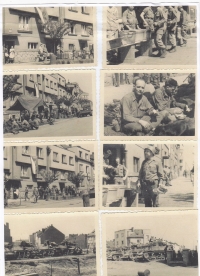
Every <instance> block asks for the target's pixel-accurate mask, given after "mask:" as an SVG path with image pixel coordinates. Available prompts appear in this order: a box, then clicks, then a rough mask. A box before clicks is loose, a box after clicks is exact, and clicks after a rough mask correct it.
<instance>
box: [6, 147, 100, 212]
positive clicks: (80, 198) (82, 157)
mask: <svg viewBox="0 0 200 276" xmlns="http://www.w3.org/2000/svg"><path fill="white" fill-rule="evenodd" d="M96 158H97V151H96V145H95V144H94V142H93V143H92V142H81V143H79V144H62V145H58V144H57V145H50V144H37V145H36V144H34V145H24V146H22V145H16V146H14V145H10V146H4V207H5V212H9V210H11V209H12V210H14V209H22V210H21V211H27V210H29V209H32V210H33V209H37V210H39V209H41V208H48V211H50V209H49V208H53V209H54V210H56V209H57V210H58V209H59V208H60V209H61V210H63V208H67V209H72V210H75V209H79V210H82V211H83V210H84V209H85V207H87V209H91V208H92V209H94V208H95V207H97V206H96V202H95V188H96V184H97V179H98V177H97V175H96V174H95V163H96Z"/></svg>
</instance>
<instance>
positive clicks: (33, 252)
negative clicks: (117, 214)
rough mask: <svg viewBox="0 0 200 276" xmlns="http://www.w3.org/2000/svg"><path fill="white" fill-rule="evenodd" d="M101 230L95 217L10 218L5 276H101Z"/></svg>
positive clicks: (72, 215) (6, 231)
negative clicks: (99, 265) (99, 269)
mask: <svg viewBox="0 0 200 276" xmlns="http://www.w3.org/2000/svg"><path fill="white" fill-rule="evenodd" d="M97 227H98V224H97V217H96V214H92V213H73V214H69V213H64V214H61V213H60V214H58V213H57V214H45V215H44V214H32V215H31V216H30V215H25V214H24V215H6V216H5V220H4V252H5V275H8V276H11V275H34V276H48V275H51V276H66V275H70V276H75V275H93V276H96V275H98V271H97V262H98V260H97V258H96V254H98V248H97V243H98V233H97V231H98V228H97ZM96 252H97V253H96Z"/></svg>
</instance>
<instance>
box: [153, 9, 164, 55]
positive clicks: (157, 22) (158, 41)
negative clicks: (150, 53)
mask: <svg viewBox="0 0 200 276" xmlns="http://www.w3.org/2000/svg"><path fill="white" fill-rule="evenodd" d="M166 22H167V18H166V13H165V11H164V8H163V7H157V10H156V12H155V16H154V27H155V39H154V43H155V45H156V47H157V49H158V51H159V52H158V56H160V58H165V57H166V47H165V44H164V43H163V36H164V34H165V33H166Z"/></svg>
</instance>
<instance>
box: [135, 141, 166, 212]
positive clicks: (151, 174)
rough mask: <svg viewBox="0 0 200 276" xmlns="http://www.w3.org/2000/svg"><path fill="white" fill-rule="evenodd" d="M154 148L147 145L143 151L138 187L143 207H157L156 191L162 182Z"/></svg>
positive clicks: (160, 168) (160, 167) (161, 174)
mask: <svg viewBox="0 0 200 276" xmlns="http://www.w3.org/2000/svg"><path fill="white" fill-rule="evenodd" d="M154 155H155V147H154V146H152V145H149V146H147V147H145V149H144V157H145V160H144V161H143V162H142V165H141V169H140V172H139V178H138V186H139V187H141V190H142V193H143V196H144V203H145V207H158V201H157V196H158V193H157V189H158V187H159V185H161V184H162V181H163V167H162V164H161V162H159V161H158V160H157V159H155V157H154Z"/></svg>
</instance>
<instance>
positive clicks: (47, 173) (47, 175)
mask: <svg viewBox="0 0 200 276" xmlns="http://www.w3.org/2000/svg"><path fill="white" fill-rule="evenodd" d="M40 174H41V176H42V177H43V179H44V180H45V182H47V183H48V185H49V184H51V183H53V182H54V181H55V180H57V179H58V176H59V172H57V173H56V174H55V173H54V172H53V171H51V170H41V171H40Z"/></svg>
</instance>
